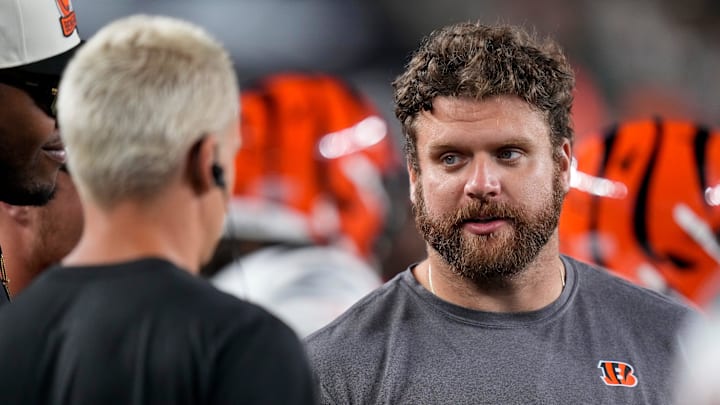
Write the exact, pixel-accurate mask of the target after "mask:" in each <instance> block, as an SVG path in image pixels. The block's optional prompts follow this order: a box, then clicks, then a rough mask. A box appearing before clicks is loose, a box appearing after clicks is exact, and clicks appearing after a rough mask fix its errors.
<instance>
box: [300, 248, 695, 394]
mask: <svg viewBox="0 0 720 405" xmlns="http://www.w3.org/2000/svg"><path fill="white" fill-rule="evenodd" d="M563 262H564V264H565V268H566V270H567V279H566V286H565V289H564V290H563V292H562V294H561V296H560V297H559V298H558V299H557V300H556V301H555V302H553V303H552V304H550V305H548V306H547V307H545V308H542V309H540V310H538V311H533V312H525V313H513V314H506V313H489V312H480V311H473V310H469V309H466V308H462V307H459V306H456V305H453V304H450V303H448V302H446V301H443V300H441V299H439V298H437V297H435V296H434V295H433V294H432V293H431V292H430V291H428V290H426V289H425V288H424V287H422V286H421V285H420V284H419V283H418V282H417V281H416V280H415V278H414V277H413V275H412V273H411V272H410V269H407V270H406V271H404V272H402V273H400V274H398V275H397V276H396V277H395V278H393V279H392V280H390V281H389V282H387V283H386V284H385V285H384V286H383V287H381V288H380V289H378V290H376V291H374V292H373V293H371V294H369V295H368V296H366V297H365V298H363V299H362V300H361V301H359V302H358V303H357V304H356V305H354V306H353V307H352V308H350V309H349V310H348V311H347V312H345V313H344V314H343V315H341V316H340V317H339V318H338V319H336V320H335V321H334V322H332V323H330V324H329V325H328V326H326V327H325V328H323V329H321V330H320V331H318V332H316V333H314V334H313V335H311V336H309V337H308V338H307V341H306V343H307V346H308V351H309V355H310V359H311V363H312V365H313V368H314V371H315V374H316V379H317V380H318V383H319V384H320V392H321V395H322V403H324V404H344V405H350V404H394V405H399V404H458V405H459V404H654V405H657V404H665V403H670V401H671V389H672V385H673V384H672V379H673V377H674V371H673V364H674V360H675V355H676V353H677V350H678V347H677V346H678V334H679V332H680V330H681V329H682V328H683V325H684V324H685V322H687V321H688V320H689V319H688V317H692V316H693V314H695V311H694V310H692V309H690V308H689V307H687V306H685V305H683V304H681V303H679V302H677V301H675V300H673V299H670V298H668V297H665V296H662V295H660V294H658V293H655V292H652V291H650V290H647V289H643V288H641V287H638V286H635V285H633V284H631V283H629V282H627V281H625V280H622V279H620V278H618V277H615V276H613V275H611V274H609V273H608V272H607V271H605V270H603V269H600V268H597V267H593V266H590V265H587V264H584V263H581V262H578V261H576V260H573V259H571V258H567V257H563ZM603 362H610V363H611V366H610V367H609V370H607V369H605V368H604V367H602V366H603V365H604V364H605V363H603ZM623 363H624V364H627V365H629V366H630V367H631V370H632V371H631V372H628V370H630V367H627V366H623ZM623 367H624V370H625V371H624V372H623V370H622V369H623ZM623 378H624V379H625V381H627V382H628V383H630V382H636V385H635V386H626V385H608V384H606V382H605V381H609V382H610V383H611V384H612V383H613V382H622V379H623Z"/></svg>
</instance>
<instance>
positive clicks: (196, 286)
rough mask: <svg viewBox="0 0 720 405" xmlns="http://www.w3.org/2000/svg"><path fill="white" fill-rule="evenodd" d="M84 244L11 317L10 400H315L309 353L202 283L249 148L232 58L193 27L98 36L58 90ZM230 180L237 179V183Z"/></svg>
mask: <svg viewBox="0 0 720 405" xmlns="http://www.w3.org/2000/svg"><path fill="white" fill-rule="evenodd" d="M59 94H60V96H59V99H58V117H59V122H60V126H61V128H63V136H64V139H65V142H66V144H67V146H68V150H70V151H71V153H70V154H69V162H68V163H69V167H70V170H71V172H72V173H73V176H74V179H75V181H76V184H77V188H78V191H79V194H80V198H81V201H82V203H83V212H84V215H85V227H84V230H83V235H82V237H81V239H80V242H79V244H78V246H77V247H76V248H75V249H74V250H73V251H72V252H71V253H70V255H69V256H68V257H67V258H66V259H65V260H64V261H63V264H62V266H60V267H55V268H52V269H50V270H48V271H47V272H45V273H44V274H43V275H42V276H40V277H39V278H38V279H36V281H35V282H34V283H33V284H32V285H31V286H30V287H29V288H28V289H26V290H25V291H24V292H23V294H22V295H20V296H19V297H18V299H17V302H16V305H13V306H9V307H7V310H6V311H0V324H2V325H7V326H8V327H6V328H3V330H2V332H0V356H1V357H2V358H3V361H4V362H6V364H12V365H13V367H12V368H6V370H7V371H6V372H4V373H2V375H0V403H3V404H12V403H22V404H30V403H69V404H70V403H71V404H83V403H134V404H141V403H148V404H149V403H173V404H210V403H245V404H249V403H253V404H255V403H257V404H287V403H295V404H306V403H312V402H313V391H312V387H311V384H310V375H309V371H308V368H307V362H306V359H305V356H304V352H303V349H302V347H301V345H300V343H299V341H298V339H297V337H296V336H295V335H294V334H293V332H292V331H291V330H290V329H289V328H288V327H287V326H285V325H284V324H283V323H281V322H280V321H279V320H277V319H276V318H274V317H273V316H271V315H269V314H268V313H267V312H265V311H263V310H262V309H260V308H258V307H256V306H253V305H251V304H248V303H246V302H243V301H240V300H238V299H236V298H234V297H231V296H229V295H226V294H224V293H221V292H219V291H217V290H216V289H214V288H213V287H212V286H211V285H210V284H208V283H207V282H206V281H204V280H201V279H200V278H198V277H194V274H195V273H197V272H198V271H199V269H200V267H201V265H202V264H203V263H204V262H205V261H206V260H208V258H209V257H210V256H211V254H212V252H213V250H214V248H215V244H216V242H217V240H218V238H219V236H220V233H221V229H222V225H223V220H224V217H225V210H226V203H227V199H228V192H227V189H228V187H230V186H231V185H232V184H233V173H234V171H233V170H232V164H233V158H234V156H235V152H236V150H237V148H238V144H239V140H240V138H239V133H238V132H239V126H238V111H239V106H238V87H237V82H236V77H235V73H234V70H233V67H232V63H231V61H230V58H229V56H228V54H227V53H226V52H225V50H224V49H223V48H222V46H221V45H220V44H219V43H217V42H216V41H215V40H214V39H213V38H211V37H210V36H209V35H208V34H206V33H205V32H204V31H203V30H201V29H200V28H198V27H195V26H193V25H192V24H189V23H186V22H182V21H179V20H175V19H171V18H166V17H150V16H133V17H128V18H124V19H121V20H119V21H116V22H114V23H111V24H109V25H108V26H107V27H105V28H103V29H102V30H100V31H99V32H98V33H97V34H96V35H95V36H94V37H93V38H92V39H91V40H90V41H88V42H87V43H86V44H85V46H83V48H81V50H80V51H79V52H78V53H77V54H76V56H75V57H74V58H73V60H72V61H71V62H70V64H69V65H68V68H67V69H66V71H65V74H64V77H63V79H62V81H61V84H60V92H59ZM224 174H227V176H225V175H224Z"/></svg>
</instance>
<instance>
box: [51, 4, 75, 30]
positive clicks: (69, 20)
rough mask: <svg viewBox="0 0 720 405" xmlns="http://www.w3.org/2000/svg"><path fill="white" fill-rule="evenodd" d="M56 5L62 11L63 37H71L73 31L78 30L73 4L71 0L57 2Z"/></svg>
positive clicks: (61, 25)
mask: <svg viewBox="0 0 720 405" xmlns="http://www.w3.org/2000/svg"><path fill="white" fill-rule="evenodd" d="M55 3H56V4H57V6H58V10H60V14H62V16H61V17H60V27H62V32H63V35H65V36H66V37H69V36H70V35H72V33H73V31H75V29H76V28H77V17H76V16H75V11H73V6H72V3H70V0H55Z"/></svg>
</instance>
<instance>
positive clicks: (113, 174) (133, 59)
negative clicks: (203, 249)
mask: <svg viewBox="0 0 720 405" xmlns="http://www.w3.org/2000/svg"><path fill="white" fill-rule="evenodd" d="M237 92H238V88H237V81H236V77H235V72H234V69H233V67H232V62H231V60H230V58H229V56H228V54H227V53H226V51H225V50H224V49H223V48H222V46H221V45H220V44H219V43H218V42H217V41H215V40H214V39H213V38H212V37H210V36H209V35H208V34H207V33H206V32H204V31H203V30H201V29H200V28H198V27H196V26H194V25H192V24H190V23H187V22H183V21H179V20H176V19H172V18H168V17H159V16H143V15H139V16H132V17H127V18H123V19H120V20H118V21H116V22H113V23H111V24H109V25H108V26H106V27H105V28H103V29H101V30H100V31H99V32H97V34H95V36H93V38H92V39H90V40H89V41H88V42H87V43H86V44H85V45H84V46H83V47H82V48H81V49H80V51H78V52H77V54H76V55H75V57H74V58H73V60H72V61H71V62H70V64H69V65H68V67H67V70H66V71H65V74H64V75H63V79H62V81H61V84H60V91H59V98H58V120H59V123H60V127H61V128H62V130H63V139H64V141H65V143H66V145H67V148H68V151H69V156H68V161H69V166H70V168H71V170H72V172H73V175H74V178H75V181H76V184H77V186H78V190H79V192H80V194H81V195H82V196H83V197H84V199H89V200H92V201H93V202H94V203H96V204H98V205H100V206H105V207H110V206H112V205H113V204H115V203H117V202H118V201H121V200H123V199H128V198H129V199H146V198H152V197H154V196H156V195H157V194H158V193H159V192H161V189H162V188H163V186H164V185H166V184H167V183H168V181H169V179H170V178H172V176H173V175H174V173H175V172H176V171H177V169H178V168H179V166H180V165H181V164H182V162H183V158H184V157H185V154H186V153H188V150H189V148H190V147H191V145H192V144H194V143H195V142H197V141H198V140H199V139H201V138H202V137H203V136H205V135H206V134H208V133H216V132H219V131H221V130H223V129H224V128H226V127H227V126H228V125H229V124H230V123H231V122H232V121H233V120H234V118H236V117H237V114H238V110H239V106H238V99H237Z"/></svg>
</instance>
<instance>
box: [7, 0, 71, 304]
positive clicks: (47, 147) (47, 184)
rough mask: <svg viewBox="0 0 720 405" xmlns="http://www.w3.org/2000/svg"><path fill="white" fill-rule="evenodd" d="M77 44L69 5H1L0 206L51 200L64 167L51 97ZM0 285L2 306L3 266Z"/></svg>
mask: <svg viewBox="0 0 720 405" xmlns="http://www.w3.org/2000/svg"><path fill="white" fill-rule="evenodd" d="M79 44H80V36H79V35H78V32H77V26H76V18H75V12H74V11H73V7H72V5H71V3H70V0H0V179H1V180H0V184H2V187H0V201H2V202H6V203H9V204H15V205H44V204H46V203H47V202H48V201H50V199H52V197H53V192H54V190H55V178H56V176H57V173H58V169H59V168H60V166H61V165H62V164H64V163H65V148H64V146H63V143H62V141H61V139H60V134H59V131H58V129H57V125H56V124H55V111H54V110H55V98H56V97H57V88H58V82H59V80H60V74H61V73H62V70H63V69H64V67H65V64H66V63H67V61H68V60H69V59H70V56H71V55H72V53H73V52H74V50H75V49H76V48H77V46H78V45H79ZM1 255H2V251H1V250H0V259H1ZM0 264H1V261H0ZM0 281H2V284H3V287H4V289H5V294H2V293H0V304H2V303H4V302H7V301H9V293H8V289H7V277H6V276H5V271H4V267H3V268H2V273H1V274H0Z"/></svg>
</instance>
